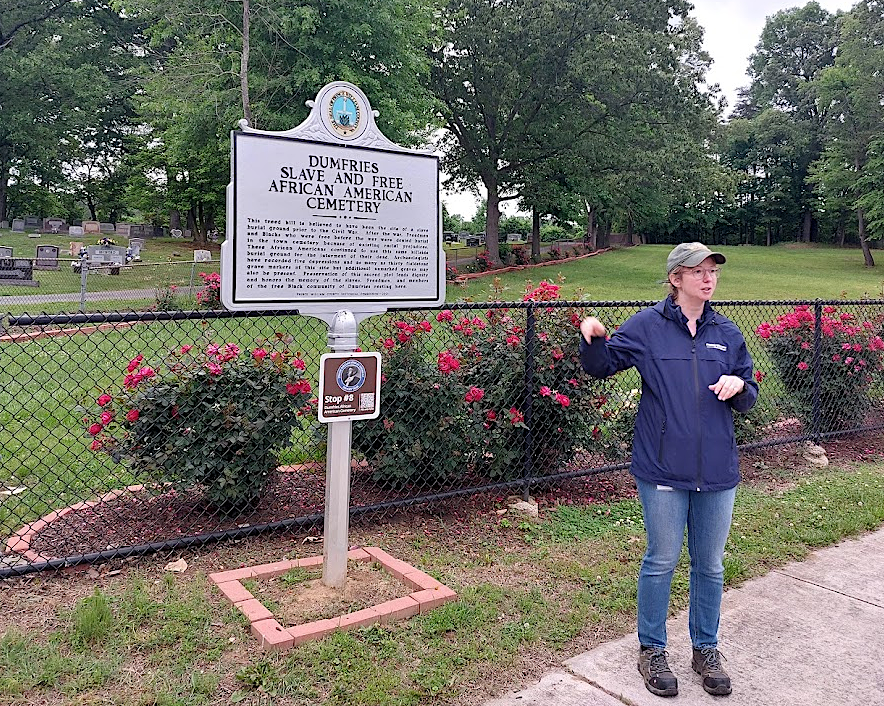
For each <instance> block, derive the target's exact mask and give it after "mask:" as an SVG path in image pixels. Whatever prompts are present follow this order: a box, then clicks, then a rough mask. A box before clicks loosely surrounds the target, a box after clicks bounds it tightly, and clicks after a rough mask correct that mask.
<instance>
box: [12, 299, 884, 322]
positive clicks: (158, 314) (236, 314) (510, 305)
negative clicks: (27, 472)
mask: <svg viewBox="0 0 884 706" xmlns="http://www.w3.org/2000/svg"><path fill="white" fill-rule="evenodd" d="M656 303H657V301H654V300H620V301H613V300H612V301H584V300H575V301H551V302H538V301H518V302H451V303H450V304H445V305H444V306H442V307H408V308H402V309H399V308H392V307H391V308H390V309H389V311H391V312H397V311H437V310H439V309H450V310H452V311H475V310H478V309H486V310H487V309H559V308H573V307H579V308H583V309H587V308H592V309H620V308H644V307H648V306H653V305H654V304H656ZM713 305H714V306H717V307H722V308H724V307H751V306H841V307H843V306H884V299H734V300H722V301H717V302H714V303H713ZM342 308H345V307H342ZM295 315H299V312H298V310H296V309H292V310H279V311H227V310H224V309H196V310H187V311H117V312H95V313H89V314H37V315H35V314H19V315H9V316H7V318H6V325H7V326H66V325H67V326H70V325H81V324H104V323H141V322H150V321H188V320H200V319H233V318H260V317H275V316H276V317H278V316H295ZM0 318H2V317H0ZM0 323H2V321H0Z"/></svg>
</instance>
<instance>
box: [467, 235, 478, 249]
mask: <svg viewBox="0 0 884 706" xmlns="http://www.w3.org/2000/svg"><path fill="white" fill-rule="evenodd" d="M464 243H465V245H466V246H467V247H468V248H477V247H479V236H478V235H468V236H467V239H466V240H465V241H464Z"/></svg>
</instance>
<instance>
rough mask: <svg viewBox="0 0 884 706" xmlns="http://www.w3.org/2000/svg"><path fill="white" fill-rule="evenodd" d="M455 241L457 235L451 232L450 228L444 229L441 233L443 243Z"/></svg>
mask: <svg viewBox="0 0 884 706" xmlns="http://www.w3.org/2000/svg"><path fill="white" fill-rule="evenodd" d="M456 241H457V236H456V235H455V234H454V233H452V232H451V231H450V230H446V231H445V232H444V233H442V242H443V243H453V242H456Z"/></svg>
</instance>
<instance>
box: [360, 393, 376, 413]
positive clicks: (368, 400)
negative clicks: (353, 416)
mask: <svg viewBox="0 0 884 706" xmlns="http://www.w3.org/2000/svg"><path fill="white" fill-rule="evenodd" d="M369 409H374V392H363V393H362V394H361V395H359V411H360V412H364V411H366V410H369Z"/></svg>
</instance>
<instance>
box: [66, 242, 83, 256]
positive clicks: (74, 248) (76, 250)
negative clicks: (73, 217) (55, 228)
mask: <svg viewBox="0 0 884 706" xmlns="http://www.w3.org/2000/svg"><path fill="white" fill-rule="evenodd" d="M82 249H83V243H79V242H77V241H76V240H72V241H71V245H70V251H69V252H70V253H71V257H80V251H81V250H82Z"/></svg>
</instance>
